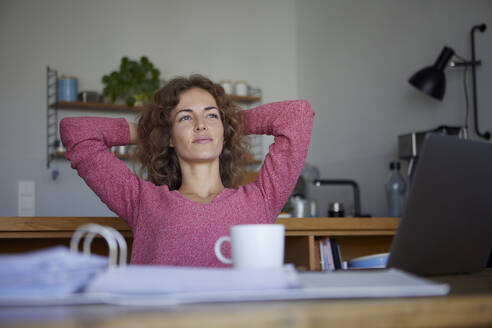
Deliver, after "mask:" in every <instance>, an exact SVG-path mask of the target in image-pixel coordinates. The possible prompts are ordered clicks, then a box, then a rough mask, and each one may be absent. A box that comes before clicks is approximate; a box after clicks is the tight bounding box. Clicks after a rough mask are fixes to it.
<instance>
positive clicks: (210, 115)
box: [208, 113, 219, 118]
mask: <svg viewBox="0 0 492 328" xmlns="http://www.w3.org/2000/svg"><path fill="white" fill-rule="evenodd" d="M208 117H210V118H219V115H217V114H215V113H210V114H208Z"/></svg>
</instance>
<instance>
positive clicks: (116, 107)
mask: <svg viewBox="0 0 492 328" xmlns="http://www.w3.org/2000/svg"><path fill="white" fill-rule="evenodd" d="M229 97H230V98H231V99H232V100H233V101H235V102H238V103H243V104H251V103H255V102H260V101H261V98H260V97H248V96H236V95H229ZM50 107H51V108H56V107H58V108H63V109H89V110H108V111H130V112H139V111H142V110H145V109H146V108H147V107H145V106H127V105H122V104H106V103H102V102H82V101H58V102H57V103H55V104H52V105H51V106H50Z"/></svg>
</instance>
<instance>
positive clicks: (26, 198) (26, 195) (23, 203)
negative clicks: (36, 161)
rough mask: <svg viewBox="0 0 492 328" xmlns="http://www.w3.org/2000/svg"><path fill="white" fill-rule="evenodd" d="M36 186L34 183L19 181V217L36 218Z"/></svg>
mask: <svg viewBox="0 0 492 328" xmlns="http://www.w3.org/2000/svg"><path fill="white" fill-rule="evenodd" d="M35 191H36V185H35V183H34V181H32V180H27V181H19V198H18V200H19V208H18V215H19V216H34V214H35V204H36V200H35V194H36V192H35Z"/></svg>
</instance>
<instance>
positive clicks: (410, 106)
mask: <svg viewBox="0 0 492 328" xmlns="http://www.w3.org/2000/svg"><path fill="white" fill-rule="evenodd" d="M482 22H484V23H487V24H488V30H487V31H486V32H485V33H483V34H479V35H477V36H476V49H477V53H478V57H477V58H480V59H482V60H483V65H482V67H480V68H478V71H477V83H478V100H479V116H480V127H481V130H482V131H483V130H485V129H489V130H492V106H491V104H492V94H491V92H490V86H491V85H492V42H491V41H492V1H487V0H485V1H464V0H463V1H436V0H434V1H423V0H420V1H395V0H378V1H362V0H360V1H347V0H330V1H323V0H307V1H306V0H305V1H298V3H297V24H298V48H297V49H298V59H299V61H298V63H299V68H298V71H299V75H298V85H299V96H300V97H302V98H307V99H309V101H311V103H312V105H313V107H314V108H315V109H316V115H317V116H316V120H315V123H314V130H313V131H314V132H313V135H312V139H311V140H312V141H311V147H310V151H309V156H308V162H310V163H313V164H316V165H317V166H319V168H320V170H321V175H322V177H325V178H351V179H354V180H356V181H357V182H358V183H359V184H360V187H361V194H362V211H363V212H366V213H371V214H372V215H373V216H384V215H386V200H385V194H384V183H385V181H386V178H387V174H388V171H389V168H388V163H389V162H390V161H391V160H394V159H397V136H398V135H399V134H404V133H408V132H411V131H422V130H427V129H432V128H435V127H437V126H439V125H441V124H446V125H463V124H464V120H465V97H464V91H463V83H462V79H463V70H462V69H455V70H452V69H448V70H447V71H446V76H447V92H446V95H445V98H444V100H443V101H442V102H439V101H436V100H434V99H432V98H430V97H427V96H426V95H424V94H422V93H420V92H418V91H416V90H415V89H413V88H412V87H411V86H410V85H409V84H408V83H407V80H408V78H409V77H410V76H411V74H413V73H414V72H415V71H416V70H418V69H420V68H422V67H423V66H427V65H430V64H432V63H433V62H434V61H435V59H436V58H437V56H438V54H439V52H440V51H441V49H442V47H443V46H445V45H447V46H450V47H452V48H453V49H455V51H456V52H457V53H458V54H460V55H461V56H464V57H467V58H469V57H470V56H471V55H470V50H469V47H470V37H469V35H470V29H471V27H472V26H473V25H475V24H477V23H482ZM470 114H471V113H470ZM470 122H471V116H470ZM404 169H405V171H406V167H405V168H404ZM404 173H405V172H404ZM310 194H311V195H312V196H313V197H314V198H318V199H321V200H323V202H324V203H323V204H322V205H323V206H321V207H322V209H321V211H322V213H326V203H327V202H329V201H336V200H341V201H342V202H344V203H345V204H347V203H352V194H351V193H350V189H349V188H342V187H322V188H318V189H316V188H311V189H310Z"/></svg>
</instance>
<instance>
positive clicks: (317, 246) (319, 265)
mask: <svg viewBox="0 0 492 328" xmlns="http://www.w3.org/2000/svg"><path fill="white" fill-rule="evenodd" d="M320 244H321V243H320V241H319V240H318V239H315V240H314V249H315V250H319V249H320ZM322 266H323V263H322V259H321V256H320V253H319V252H314V270H317V271H319V270H323V268H322Z"/></svg>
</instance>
